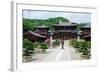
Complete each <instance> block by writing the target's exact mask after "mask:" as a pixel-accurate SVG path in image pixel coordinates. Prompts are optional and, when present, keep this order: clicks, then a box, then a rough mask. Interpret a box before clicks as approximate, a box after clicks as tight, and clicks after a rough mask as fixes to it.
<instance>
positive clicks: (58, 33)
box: [24, 22, 91, 42]
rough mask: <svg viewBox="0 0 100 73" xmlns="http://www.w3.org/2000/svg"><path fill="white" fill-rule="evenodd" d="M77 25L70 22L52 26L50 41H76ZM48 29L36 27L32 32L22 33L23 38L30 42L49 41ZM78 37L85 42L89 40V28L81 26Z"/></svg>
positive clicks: (46, 27)
mask: <svg viewBox="0 0 100 73" xmlns="http://www.w3.org/2000/svg"><path fill="white" fill-rule="evenodd" d="M77 26H78V24H77V23H72V22H67V23H66V22H60V23H59V24H54V25H53V26H52V39H53V40H55V39H59V40H62V39H63V40H70V39H76V38H77V36H78V34H77ZM49 30H50V27H48V26H45V25H43V26H36V30H35V31H34V32H32V31H27V32H25V33H24V37H25V38H28V39H30V40H31V41H33V42H34V41H39V40H47V39H50V36H51V35H50V34H49V32H48V31H49ZM80 31H81V34H80V37H81V39H85V40H87V41H90V40H91V27H90V26H87V25H85V26H81V27H80Z"/></svg>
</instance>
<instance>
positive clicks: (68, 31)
mask: <svg viewBox="0 0 100 73" xmlns="http://www.w3.org/2000/svg"><path fill="white" fill-rule="evenodd" d="M53 28H54V35H53V39H63V40H69V39H74V38H76V37H77V32H76V28H77V24H76V23H71V22H69V23H60V24H56V25H53Z"/></svg>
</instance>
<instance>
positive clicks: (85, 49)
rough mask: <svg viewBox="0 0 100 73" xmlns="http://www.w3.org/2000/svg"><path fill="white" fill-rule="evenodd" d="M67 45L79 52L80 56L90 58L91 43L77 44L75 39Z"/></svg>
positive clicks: (81, 42)
mask: <svg viewBox="0 0 100 73" xmlns="http://www.w3.org/2000/svg"><path fill="white" fill-rule="evenodd" d="M69 44H70V45H71V46H73V47H74V48H76V51H78V52H81V53H82V55H86V57H88V58H90V56H91V42H90V41H89V42H87V41H84V40H80V41H79V42H78V41H77V40H76V39H73V40H71V41H69Z"/></svg>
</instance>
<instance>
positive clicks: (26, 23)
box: [23, 17, 69, 32]
mask: <svg viewBox="0 0 100 73" xmlns="http://www.w3.org/2000/svg"><path fill="white" fill-rule="evenodd" d="M60 20H61V21H62V22H69V20H68V19H66V18H64V17H55V18H49V19H45V20H43V19H23V31H24V32H26V31H28V30H31V31H34V30H35V27H36V26H41V25H46V26H52V25H53V24H58V23H59V21H60Z"/></svg>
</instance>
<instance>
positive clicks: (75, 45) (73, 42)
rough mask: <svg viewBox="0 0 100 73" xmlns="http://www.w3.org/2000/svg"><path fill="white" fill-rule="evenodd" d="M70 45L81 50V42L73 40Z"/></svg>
mask: <svg viewBox="0 0 100 73" xmlns="http://www.w3.org/2000/svg"><path fill="white" fill-rule="evenodd" d="M70 45H72V46H73V47H74V48H80V42H78V41H77V40H76V39H73V40H71V41H70Z"/></svg>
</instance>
